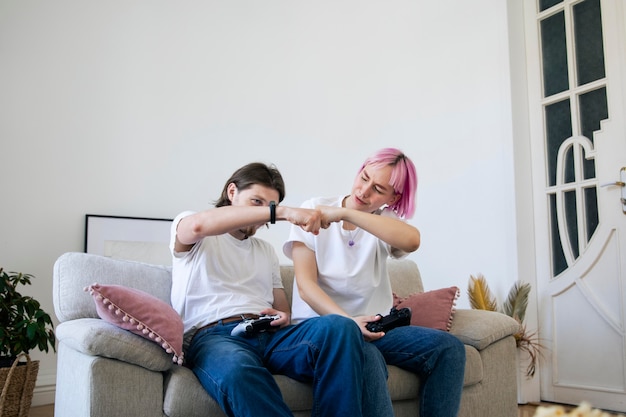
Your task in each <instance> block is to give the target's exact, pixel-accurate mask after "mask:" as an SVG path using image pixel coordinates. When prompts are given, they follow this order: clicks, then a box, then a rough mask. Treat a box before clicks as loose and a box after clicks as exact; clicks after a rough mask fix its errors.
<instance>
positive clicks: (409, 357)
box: [371, 326, 465, 417]
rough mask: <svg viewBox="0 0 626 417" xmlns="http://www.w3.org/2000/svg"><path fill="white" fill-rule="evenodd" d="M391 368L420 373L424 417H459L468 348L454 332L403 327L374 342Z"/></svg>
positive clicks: (420, 410) (421, 413) (422, 415)
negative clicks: (466, 348) (466, 349)
mask: <svg viewBox="0 0 626 417" xmlns="http://www.w3.org/2000/svg"><path fill="white" fill-rule="evenodd" d="M371 343H372V344H373V345H374V346H376V347H377V348H378V349H379V350H380V352H381V353H382V354H383V356H384V358H385V361H386V362H387V363H388V364H390V365H395V366H397V367H399V368H402V369H405V370H407V371H410V372H413V373H415V374H418V375H419V376H420V377H421V378H422V381H421V382H422V384H421V386H420V393H419V398H420V409H419V415H420V417H456V415H457V414H458V412H459V405H460V403H461V392H462V391H463V378H464V374H465V346H464V345H463V343H462V342H461V341H460V340H459V339H457V338H456V337H455V336H453V335H451V334H450V333H447V332H444V331H441V330H434V329H428V328H425V327H418V326H402V327H397V328H395V329H393V330H390V331H388V332H387V334H386V335H385V336H383V337H381V338H380V339H378V340H375V341H373V342H371Z"/></svg>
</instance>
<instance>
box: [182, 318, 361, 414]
mask: <svg viewBox="0 0 626 417" xmlns="http://www.w3.org/2000/svg"><path fill="white" fill-rule="evenodd" d="M236 325H237V323H236V322H235V323H228V324H221V323H220V324H218V325H216V326H214V327H211V328H207V329H204V330H201V331H200V332H198V333H197V334H196V336H195V337H194V339H193V341H192V342H191V345H190V346H189V348H188V350H187V352H186V354H185V358H186V359H187V361H188V364H189V366H190V367H191V369H192V370H193V372H194V374H195V375H196V377H197V378H198V380H199V381H200V383H201V384H202V386H203V387H204V389H205V390H206V391H207V392H208V393H209V394H210V395H211V397H213V398H214V399H215V400H216V401H217V403H218V404H219V405H220V407H221V408H222V410H223V411H224V413H226V414H227V415H229V416H237V417H243V416H272V417H280V416H292V413H291V411H290V410H289V408H288V407H287V405H286V404H285V402H284V401H283V398H282V395H281V392H280V390H279V388H278V385H276V382H275V381H274V378H273V376H272V373H274V374H283V375H286V376H288V377H290V378H292V379H295V380H298V381H302V382H309V383H312V385H313V400H314V401H313V411H312V413H311V415H312V416H316V417H317V416H319V417H327V416H337V417H339V416H361V415H362V401H363V391H364V388H363V382H364V375H363V372H364V368H363V367H364V354H363V346H364V342H363V336H362V335H361V332H360V330H359V328H358V326H357V325H356V323H355V322H354V321H353V320H351V319H349V318H346V317H341V316H338V315H327V316H323V317H316V318H312V319H309V320H306V321H304V322H302V323H300V324H298V325H295V326H289V327H286V328H283V329H280V330H279V331H277V332H265V333H260V334H258V335H256V336H254V337H243V336H231V335H230V332H231V330H232V329H233V328H234V327H235V326H236Z"/></svg>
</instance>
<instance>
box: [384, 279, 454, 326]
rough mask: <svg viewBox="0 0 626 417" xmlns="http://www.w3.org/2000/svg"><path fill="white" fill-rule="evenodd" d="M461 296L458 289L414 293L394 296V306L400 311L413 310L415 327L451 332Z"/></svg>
mask: <svg viewBox="0 0 626 417" xmlns="http://www.w3.org/2000/svg"><path fill="white" fill-rule="evenodd" d="M459 294H460V290H459V288H458V287H450V288H441V289H438V290H433V291H427V292H422V293H414V294H411V295H409V296H408V297H399V296H398V295H396V294H394V300H393V305H394V307H396V308H398V309H401V308H407V307H408V308H410V309H411V324H412V325H413V326H422V327H429V328H431V329H439V330H443V331H449V330H450V326H451V324H452V318H453V316H454V311H455V307H456V300H457V299H458V298H459Z"/></svg>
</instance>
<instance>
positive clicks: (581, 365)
mask: <svg viewBox="0 0 626 417" xmlns="http://www.w3.org/2000/svg"><path fill="white" fill-rule="evenodd" d="M524 1H525V3H524V8H525V28H526V46H527V52H526V53H527V63H528V66H527V71H528V76H529V78H528V88H529V92H528V94H529V115H530V120H529V122H530V126H531V157H532V177H533V178H532V184H533V207H534V219H535V226H536V229H535V236H536V240H535V250H536V254H535V256H536V280H537V281H536V283H537V284H536V285H537V296H538V300H537V302H538V304H537V305H538V309H539V312H538V313H539V318H538V324H539V328H538V331H539V337H540V339H541V343H542V344H543V346H544V350H543V351H544V356H543V360H542V363H541V367H540V374H541V380H540V385H541V399H542V400H546V401H555V402H561V403H569V404H578V403H580V402H581V401H588V402H590V403H591V404H592V405H593V406H594V407H598V408H604V409H608V410H617V411H622V412H624V411H626V214H625V213H626V204H625V203H626V187H625V186H624V184H623V183H624V182H626V130H625V128H624V126H625V119H626V112H625V110H624V102H625V101H626V100H625V99H626V87H625V84H624V82H625V78H626V58H625V54H626V31H625V22H626V1H625V0H524ZM622 198H624V200H623V201H622V200H621V199H622Z"/></svg>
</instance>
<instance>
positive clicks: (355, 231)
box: [348, 228, 361, 247]
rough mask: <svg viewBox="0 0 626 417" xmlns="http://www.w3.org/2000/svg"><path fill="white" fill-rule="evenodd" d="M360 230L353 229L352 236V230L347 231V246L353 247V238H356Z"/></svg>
mask: <svg viewBox="0 0 626 417" xmlns="http://www.w3.org/2000/svg"><path fill="white" fill-rule="evenodd" d="M360 230H361V229H359V228H356V229H354V235H352V230H348V233H349V234H350V240H348V246H350V247H352V246H354V238H355V237H356V235H358V234H359V231H360Z"/></svg>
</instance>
